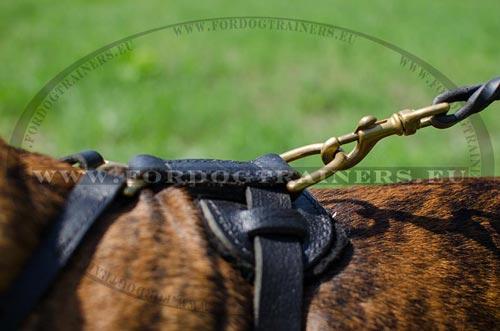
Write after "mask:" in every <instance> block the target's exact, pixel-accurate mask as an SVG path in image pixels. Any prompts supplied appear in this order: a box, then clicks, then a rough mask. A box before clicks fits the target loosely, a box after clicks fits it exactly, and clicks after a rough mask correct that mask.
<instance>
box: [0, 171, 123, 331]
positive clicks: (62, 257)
mask: <svg viewBox="0 0 500 331" xmlns="http://www.w3.org/2000/svg"><path fill="white" fill-rule="evenodd" d="M123 185H124V179H123V178H121V177H117V176H113V175H110V174H107V173H104V172H99V171H88V172H87V173H86V174H85V175H83V176H82V178H81V179H80V180H79V182H78V184H77V185H76V187H75V188H74V189H73V190H72V191H71V193H70V194H69V196H68V199H67V200H66V204H65V207H64V209H63V211H62V214H61V215H60V217H59V218H58V219H57V220H56V221H55V223H54V224H53V226H52V227H51V228H50V230H49V233H48V234H47V236H46V237H45V238H44V239H43V240H42V242H41V243H40V245H39V247H38V248H37V249H36V250H35V252H34V254H33V255H32V256H31V258H30V259H29V260H28V262H27V263H26V265H25V267H24V269H23V270H22V272H21V274H20V275H19V276H18V277H17V278H16V280H15V281H14V284H13V285H12V286H11V287H10V288H9V290H8V291H7V292H6V293H5V294H4V295H3V296H2V297H1V298H0V329H1V330H3V331H10V330H17V329H18V328H19V326H20V325H21V323H22V322H23V321H24V320H25V319H26V318H27V317H28V315H29V313H30V312H31V311H32V310H33V309H34V308H35V306H36V304H37V303H38V302H39V300H40V299H41V298H42V296H43V294H44V293H45V292H46V291H47V289H48V288H49V287H50V285H51V284H52V282H53V281H54V280H55V278H56V277H57V275H58V274H59V272H60V271H61V270H62V268H63V267H64V266H65V265H66V263H67V262H68V260H69V258H70V257H71V255H72V254H73V252H74V251H75V249H76V248H77V247H78V245H79V244H80V242H81V241H82V239H83V237H84V236H85V234H86V233H87V231H88V230H89V229H90V227H91V226H92V224H94V223H95V221H96V220H97V219H98V218H99V216H100V215H101V214H102V213H103V211H104V210H106V208H107V207H108V206H109V204H110V203H111V202H112V201H113V200H114V198H115V197H116V195H117V194H118V193H119V192H120V190H121V189H122V187H123Z"/></svg>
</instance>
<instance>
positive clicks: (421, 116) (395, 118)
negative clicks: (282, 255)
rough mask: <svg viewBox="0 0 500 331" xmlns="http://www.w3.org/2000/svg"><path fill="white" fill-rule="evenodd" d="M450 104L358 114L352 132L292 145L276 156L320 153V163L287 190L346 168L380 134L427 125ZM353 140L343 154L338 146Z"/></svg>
mask: <svg viewBox="0 0 500 331" xmlns="http://www.w3.org/2000/svg"><path fill="white" fill-rule="evenodd" d="M449 109H450V105H449V104H448V103H446V102H443V103H440V104H437V105H432V106H429V107H425V108H421V109H418V110H411V109H405V110H402V111H400V112H398V113H395V114H393V115H392V116H391V117H389V118H388V119H385V120H381V121H377V119H376V118H375V117H374V116H365V117H363V118H361V120H360V121H359V123H358V126H357V127H356V129H355V130H354V132H353V133H348V134H346V135H343V136H340V137H332V138H329V139H328V140H327V141H325V142H324V143H319V144H311V145H306V146H303V147H299V148H296V149H292V150H290V151H288V152H286V153H283V154H281V155H280V156H281V157H282V158H283V159H284V160H285V161H286V162H292V161H295V160H298V159H301V158H304V157H307V156H311V155H316V154H320V155H321V159H322V161H323V163H324V164H325V166H324V167H322V168H320V169H318V170H316V171H314V172H312V173H310V174H306V175H304V176H302V177H300V178H298V179H296V180H292V181H290V182H288V183H287V188H288V190H289V191H290V192H297V191H300V190H303V189H304V188H306V187H308V186H311V185H314V184H316V183H318V182H320V181H322V180H324V179H326V178H328V177H330V176H332V175H333V174H335V172H337V171H339V170H345V169H349V168H351V167H353V166H355V165H356V164H358V163H359V162H360V161H361V160H362V159H364V158H365V156H366V155H367V154H368V153H369V152H370V151H371V149H372V148H373V146H375V144H376V143H377V142H378V141H379V140H381V139H382V138H385V137H388V136H391V135H398V136H401V135H405V136H408V135H412V134H414V133H415V132H417V130H418V129H420V128H424V127H427V126H429V125H431V123H430V117H431V116H434V115H436V114H443V113H446V112H447V111H448V110H449ZM355 141H356V142H357V144H356V145H355V146H354V148H353V149H352V151H351V152H349V153H348V154H346V153H345V152H344V151H343V150H342V148H341V146H342V145H345V144H348V143H351V142H355Z"/></svg>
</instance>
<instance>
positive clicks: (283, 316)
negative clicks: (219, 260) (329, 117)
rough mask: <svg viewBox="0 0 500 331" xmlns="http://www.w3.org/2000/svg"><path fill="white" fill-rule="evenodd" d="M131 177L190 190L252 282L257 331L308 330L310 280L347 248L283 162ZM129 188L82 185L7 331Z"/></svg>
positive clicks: (181, 168)
mask: <svg viewBox="0 0 500 331" xmlns="http://www.w3.org/2000/svg"><path fill="white" fill-rule="evenodd" d="M64 160H65V161H67V162H70V163H75V162H78V163H80V165H82V166H83V167H88V168H92V167H96V166H98V165H100V164H102V163H103V159H102V157H100V155H98V153H96V152H92V151H87V152H84V153H80V154H76V155H72V156H69V157H66V158H64ZM128 173H131V174H133V177H134V178H132V179H133V180H134V181H140V182H141V183H142V186H141V187H144V186H147V185H150V186H160V187H164V186H168V185H170V186H171V185H176V186H182V187H185V188H186V189H188V190H189V192H190V193H191V195H192V197H193V198H194V199H195V202H196V204H197V205H198V206H199V208H200V210H201V214H202V215H203V220H204V222H205V225H206V228H207V229H208V230H209V231H208V235H209V239H210V242H211V243H212V244H213V245H214V247H215V248H216V249H217V250H218V252H219V253H220V254H222V255H223V256H224V257H225V258H227V259H228V260H230V261H231V262H233V263H234V264H235V265H236V266H237V267H238V268H239V269H240V270H241V272H242V273H243V275H245V276H246V277H247V278H249V279H254V288H255V294H254V317H255V330H259V331H260V330H275V331H281V330H297V331H298V330H301V329H302V327H303V325H302V315H303V311H302V295H303V284H304V278H305V277H314V276H318V275H320V274H321V273H322V272H323V271H324V270H325V269H326V268H327V267H328V265H330V263H331V262H332V261H334V260H335V259H336V258H337V257H338V256H339V254H340V252H341V250H342V249H343V247H344V246H345V244H346V243H347V239H346V236H345V233H344V231H343V230H342V229H341V228H340V227H339V226H338V225H337V224H336V223H335V222H334V220H333V219H332V218H331V217H330V215H329V214H328V213H327V212H326V211H325V210H324V209H323V208H322V207H321V205H319V203H318V202H317V201H316V200H315V199H314V198H313V197H312V195H310V194H309V193H308V192H307V191H306V190H303V191H302V192H300V193H295V194H290V193H289V192H288V191H287V190H286V183H287V182H288V181H289V180H291V179H293V178H296V176H297V174H296V173H295V171H294V170H293V169H292V168H291V167H289V166H288V164H287V163H286V162H284V161H283V160H282V159H281V158H280V157H279V156H278V155H273V154H269V155H265V156H262V157H260V158H257V159H256V160H253V161H249V162H235V161H220V160H173V161H166V160H162V159H159V158H156V157H153V156H149V155H139V156H137V157H135V158H134V159H132V160H131V161H130V162H129V172H128ZM98 175H99V176H98ZM96 181H98V182H96ZM125 182H126V179H125V178H123V177H118V176H113V175H110V174H107V173H105V172H104V173H103V172H97V170H89V171H88V172H87V174H86V175H84V176H83V177H82V178H81V179H80V181H79V182H78V184H77V185H76V187H75V188H74V189H73V191H72V192H71V193H70V195H69V196H68V199H67V201H66V205H65V207H64V210H63V212H62V214H61V215H60V217H59V218H58V220H56V222H55V223H54V225H53V226H52V228H51V229H50V231H49V233H48V235H47V236H46V238H44V240H43V241H42V243H41V245H40V246H39V248H38V249H37V250H36V251H35V253H34V254H33V256H32V257H31V259H30V261H29V262H28V263H27V264H26V266H25V269H24V270H23V272H21V274H20V275H19V276H18V278H17V279H16V280H15V282H14V284H13V285H12V286H11V288H10V289H9V290H8V292H7V293H5V294H4V295H3V296H2V297H1V298H0V328H1V330H16V329H17V327H18V326H19V325H21V323H22V322H23V321H24V320H25V318H27V316H28V315H29V313H30V312H31V311H32V310H33V309H34V308H35V306H36V304H37V303H38V302H39V301H40V299H41V298H42V297H43V294H44V293H45V292H46V291H47V290H48V289H49V287H50V285H51V284H52V283H53V282H54V281H55V279H56V277H57V275H58V274H59V273H60V271H61V270H62V268H63V267H64V265H65V264H66V263H67V262H68V260H69V258H70V257H71V255H72V254H73V253H74V251H75V249H76V248H77V246H78V245H79V243H81V241H82V240H83V238H84V235H85V234H86V233H87V231H88V230H89V229H90V227H91V226H92V224H93V223H95V222H96V221H97V220H98V218H99V217H100V215H101V214H102V213H103V211H105V210H106V208H107V207H108V206H109V205H110V204H111V203H112V202H113V200H114V199H115V198H116V197H118V196H119V193H120V192H122V190H123V188H124V185H125Z"/></svg>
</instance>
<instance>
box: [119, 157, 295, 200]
mask: <svg viewBox="0 0 500 331" xmlns="http://www.w3.org/2000/svg"><path fill="white" fill-rule="evenodd" d="M128 166H129V171H130V172H132V173H135V174H136V176H137V177H140V178H142V179H144V180H145V181H146V182H148V183H153V184H154V183H159V184H162V185H183V186H190V187H196V192H197V194H198V193H199V194H201V195H203V194H204V190H205V189H207V190H208V191H206V192H207V193H208V195H217V196H219V197H220V196H221V195H223V194H224V191H227V188H230V187H233V188H238V187H239V188H241V191H240V192H238V194H235V192H234V191H231V196H233V197H234V196H239V197H242V196H244V193H245V192H244V190H245V188H246V187H247V186H255V187H276V186H285V185H286V183H287V182H288V181H290V180H291V179H295V178H297V176H298V173H297V172H296V171H295V170H294V169H293V168H291V167H290V166H289V165H288V164H287V163H286V162H284V161H283V159H282V158H281V157H279V155H276V154H267V155H264V156H261V157H258V158H257V159H255V160H252V161H248V162H238V161H226V160H210V159H208V160H207V159H186V160H163V159H160V158H157V157H154V156H151V155H138V156H136V157H134V158H133V159H132V160H130V161H129V164H128ZM210 188H212V190H211V191H210ZM222 188H224V189H222ZM231 196H227V198H228V199H229V200H231Z"/></svg>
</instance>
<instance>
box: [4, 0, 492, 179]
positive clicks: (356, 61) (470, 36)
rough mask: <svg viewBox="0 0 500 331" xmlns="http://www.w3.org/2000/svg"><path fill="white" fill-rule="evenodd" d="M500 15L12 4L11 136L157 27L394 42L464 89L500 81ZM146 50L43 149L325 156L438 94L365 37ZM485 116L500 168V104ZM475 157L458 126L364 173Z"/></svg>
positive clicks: (469, 6)
mask: <svg viewBox="0 0 500 331" xmlns="http://www.w3.org/2000/svg"><path fill="white" fill-rule="evenodd" d="M499 10H500V2H498V1H496V0H488V1H482V2H470V1H468V2H466V1H463V2H459V1H451V0H445V1H429V0H424V1H382V0H376V1H351V2H348V1H316V2H305V1H303V2H293V3H292V2H286V1H283V2H268V1H255V2H252V3H248V2H245V3H237V2H224V1H207V2H172V1H143V2H140V3H139V2H137V1H128V0H125V1H72V2H71V3H63V2H49V1H2V2H0V63H1V66H0V115H1V119H0V135H2V136H3V137H5V138H6V139H7V140H8V139H9V138H10V135H11V133H12V129H13V128H14V126H15V124H16V123H17V121H18V119H19V117H20V116H21V114H22V112H23V110H24V108H25V107H26V105H27V104H28V102H29V101H30V100H31V98H32V97H33V96H34V95H35V94H36V93H37V92H38V90H40V89H41V88H42V87H43V86H44V84H46V83H47V82H48V81H49V80H50V79H52V78H53V77H54V76H55V75H56V74H57V73H58V72H60V71H61V70H63V69H64V68H66V67H67V66H69V65H70V64H71V63H73V62H75V61H76V60H78V59H79V58H81V57H83V56H85V55H86V54H89V53H90V52H92V51H94V50H96V49H98V48H100V47H102V46H104V45H106V44H108V43H110V42H113V41H115V40H118V39H120V38H123V37H126V36H129V35H132V34H134V33H137V32H140V31H144V30H147V29H150V28H155V27H159V26H164V25H167V24H173V23H179V22H183V21H189V20H196V19H205V18H211V17H225V16H249V15H251V16H277V17H288V18H297V19H304V20H311V21H317V22H321V23H328V24H333V25H337V26H342V27H345V28H349V29H353V30H356V31H359V32H363V33H366V34H369V35H372V36H376V37H378V38H381V39H383V40H387V41H389V42H391V43H393V44H395V45H397V46H399V47H401V48H403V49H405V50H407V51H409V52H410V53H412V54H415V55H417V56H419V57H421V58H422V59H424V60H425V61H427V62H429V63H430V64H431V65H432V66H434V67H435V68H437V69H438V70H439V71H441V72H442V73H444V74H445V75H446V76H448V77H449V78H450V79H451V80H452V81H453V82H454V83H456V84H457V85H464V84H471V83H477V82H483V81H486V80H488V79H490V78H492V77H494V76H498V75H500V67H499V55H500V43H499V42H498V40H499V39H498V32H499V30H500V20H499V19H498V13H499ZM133 45H134V49H133V51H132V52H131V53H130V54H128V55H125V56H123V57H120V58H118V59H115V60H113V61H110V62H109V63H107V64H105V65H103V66H102V67H100V68H98V69H96V70H95V71H93V72H92V73H91V74H90V75H88V76H87V77H85V79H83V80H82V81H80V82H78V84H76V85H75V86H74V87H73V88H72V89H71V90H70V91H69V92H68V93H66V94H65V95H64V97H62V98H61V99H60V100H59V101H58V102H57V104H56V105H55V106H54V108H53V109H52V110H51V112H50V113H49V115H48V116H47V118H46V119H45V121H44V122H43V124H42V126H41V127H40V133H39V134H38V135H37V138H36V143H35V146H34V148H33V149H34V150H36V151H39V152H43V153H47V154H50V155H52V156H61V155H64V154H68V153H72V152H75V151H79V150H82V149H87V148H92V149H96V150H99V151H101V152H102V154H103V155H104V156H105V157H106V158H107V159H111V160H116V161H126V160H127V159H129V158H130V157H132V156H134V155H136V154H139V153H150V154H155V155H158V156H162V157H165V158H188V157H194V158H205V157H208V158H224V159H235V160H245V159H250V158H253V157H256V156H258V155H261V154H264V153H281V152H283V151H286V150H288V149H291V148H294V147H297V146H301V145H304V144H309V143H314V142H322V141H324V140H326V139H327V138H328V137H330V136H338V135H341V134H345V133H348V132H351V131H352V130H353V129H354V128H355V127H356V125H357V122H358V120H359V118H361V117H362V116H364V115H368V114H372V115H375V116H377V117H378V118H379V119H381V118H385V117H388V116H390V115H391V114H392V113H393V112H396V111H398V110H400V109H404V108H419V107H422V106H426V105H428V104H430V102H431V101H432V99H433V98H434V96H435V95H436V91H435V90H434V89H433V88H432V87H430V86H429V85H428V84H426V83H425V82H424V81H423V80H421V79H419V78H418V75H417V74H415V73H412V72H410V71H409V70H408V69H406V68H403V67H402V66H400V55H399V54H397V53H394V52H392V51H389V50H388V49H386V48H384V47H382V46H380V45H378V44H374V43H372V42H368V41H366V40H363V39H362V38H357V39H356V41H355V43H354V44H353V45H348V44H346V43H342V42H339V41H335V40H331V39H328V38H324V37H318V36H313V35H308V34H304V33H294V32H283V31H273V30H229V31H217V32H209V33H208V32H207V33H193V34H189V35H188V34H183V35H181V36H176V35H175V34H174V33H173V31H172V30H164V31H161V32H157V33H154V34H150V35H148V36H145V37H142V38H140V39H136V40H134V42H133ZM499 104H500V103H499ZM481 116H482V118H483V120H484V122H485V123H486V126H487V129H488V132H489V134H490V136H491V140H492V144H493V150H494V152H495V155H494V156H495V160H496V164H498V161H500V133H499V132H500V105H494V106H492V107H491V109H489V110H487V111H485V112H484V113H483V115H481ZM469 158H470V156H469V152H468V150H467V144H466V142H465V139H464V134H463V131H462V129H461V128H460V127H459V126H457V127H455V128H452V129H449V130H446V131H442V130H435V129H432V128H427V129H424V130H422V131H420V132H418V133H417V135H416V136H412V137H392V138H389V139H386V140H384V141H383V142H380V143H379V144H378V145H377V146H376V147H375V149H374V150H373V151H372V153H371V154H370V155H369V156H368V157H367V158H366V159H365V160H364V161H363V163H362V164H361V165H362V166H391V167H392V166H461V165H465V166H467V165H468V162H470V161H469ZM319 164H320V162H319V160H318V159H317V158H311V159H308V160H305V161H303V162H302V163H299V165H303V166H317V165H319ZM495 173H496V174H497V175H498V174H500V167H498V166H496V168H495Z"/></svg>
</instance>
